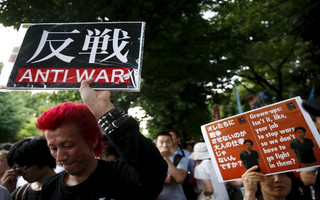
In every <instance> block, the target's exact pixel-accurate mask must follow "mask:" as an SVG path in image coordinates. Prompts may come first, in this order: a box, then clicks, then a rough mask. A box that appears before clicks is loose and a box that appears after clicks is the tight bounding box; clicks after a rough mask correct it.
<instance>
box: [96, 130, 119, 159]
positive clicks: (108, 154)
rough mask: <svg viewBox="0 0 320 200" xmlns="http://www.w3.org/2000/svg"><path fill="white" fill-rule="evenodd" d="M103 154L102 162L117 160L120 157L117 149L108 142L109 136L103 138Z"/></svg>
mask: <svg viewBox="0 0 320 200" xmlns="http://www.w3.org/2000/svg"><path fill="white" fill-rule="evenodd" d="M102 144H103V146H102V153H101V155H100V158H99V159H101V160H106V161H110V160H117V159H118V158H119V157H120V155H119V153H118V151H117V149H116V148H115V146H114V145H113V144H112V143H111V142H110V141H109V140H108V138H107V136H103V141H102Z"/></svg>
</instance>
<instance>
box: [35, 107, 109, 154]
mask: <svg viewBox="0 0 320 200" xmlns="http://www.w3.org/2000/svg"><path fill="white" fill-rule="evenodd" d="M67 123H73V124H75V125H76V126H77V127H79V130H80V133H81V134H82V136H83V137H84V138H85V139H86V141H88V142H89V141H93V140H94V139H96V138H97V139H98V144H97V146H96V147H95V148H94V155H95V156H100V154H101V152H102V138H103V135H102V133H101V131H100V128H99V126H98V122H97V119H96V118H95V116H94V115H93V113H92V112H91V111H90V110H89V108H88V107H87V106H86V105H85V104H81V103H73V102H66V103H61V104H58V105H57V106H54V107H52V108H50V109H49V110H47V111H45V112H44V113H42V114H41V115H40V116H39V117H38V120H37V123H36V126H37V128H38V129H40V130H41V131H43V132H44V131H45V130H55V129H57V128H59V127H60V126H62V125H64V124H67Z"/></svg>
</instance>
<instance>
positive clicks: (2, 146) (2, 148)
mask: <svg viewBox="0 0 320 200" xmlns="http://www.w3.org/2000/svg"><path fill="white" fill-rule="evenodd" d="M11 147H12V144H11V143H5V144H3V145H1V146H0V150H6V151H9V149H10V148H11Z"/></svg>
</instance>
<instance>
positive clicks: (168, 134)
mask: <svg viewBox="0 0 320 200" xmlns="http://www.w3.org/2000/svg"><path fill="white" fill-rule="evenodd" d="M159 136H169V137H170V138H171V140H172V136H171V135H170V133H169V132H168V131H161V132H159V133H158V134H157V135H156V139H158V137H159Z"/></svg>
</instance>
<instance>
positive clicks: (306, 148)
mask: <svg viewBox="0 0 320 200" xmlns="http://www.w3.org/2000/svg"><path fill="white" fill-rule="evenodd" d="M294 132H295V139H294V140H292V141H291V142H290V147H291V149H293V150H294V153H295V155H296V157H297V159H298V161H299V168H301V167H308V166H311V165H313V164H314V163H315V162H316V161H317V159H316V156H315V154H314V151H313V147H314V144H313V142H312V140H311V139H308V138H305V137H304V136H305V134H306V132H307V130H306V129H305V128H303V127H301V126H299V127H296V128H295V129H294Z"/></svg>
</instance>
